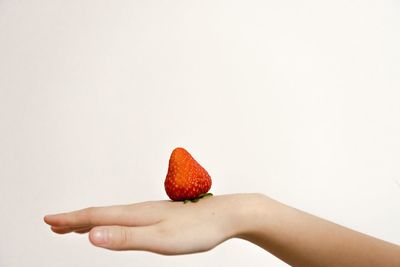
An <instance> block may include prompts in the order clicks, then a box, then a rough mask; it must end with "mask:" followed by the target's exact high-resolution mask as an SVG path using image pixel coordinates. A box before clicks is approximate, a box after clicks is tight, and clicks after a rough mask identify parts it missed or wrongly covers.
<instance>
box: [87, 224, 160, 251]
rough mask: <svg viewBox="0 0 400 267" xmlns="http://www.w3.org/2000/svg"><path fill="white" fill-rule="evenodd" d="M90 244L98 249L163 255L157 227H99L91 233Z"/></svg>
mask: <svg viewBox="0 0 400 267" xmlns="http://www.w3.org/2000/svg"><path fill="white" fill-rule="evenodd" d="M89 240H90V242H91V243H92V244H93V245H95V246H98V247H102V248H107V249H111V250H145V251H152V252H156V253H161V252H160V248H159V246H157V244H159V243H160V241H161V238H160V231H159V230H157V226H156V225H151V226H140V227H127V226H99V227H95V228H93V229H92V230H91V231H90V233H89Z"/></svg>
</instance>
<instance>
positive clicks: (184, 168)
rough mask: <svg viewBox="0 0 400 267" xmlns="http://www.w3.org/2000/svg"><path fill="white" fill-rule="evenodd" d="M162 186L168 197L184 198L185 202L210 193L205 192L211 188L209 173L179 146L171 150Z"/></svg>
mask: <svg viewBox="0 0 400 267" xmlns="http://www.w3.org/2000/svg"><path fill="white" fill-rule="evenodd" d="M164 186H165V191H166V192H167V195H168V196H169V198H170V199H172V200H175V201H180V200H185V203H186V202H187V201H192V202H197V201H198V199H200V198H203V197H205V196H209V195H212V194H211V193H208V194H206V193H207V192H208V190H210V188H211V177H210V175H209V174H208V172H207V171H206V170H205V169H204V168H203V167H202V166H200V164H199V163H198V162H197V161H196V160H195V159H194V158H193V157H192V156H191V155H190V154H189V152H187V151H186V150H185V149H184V148H181V147H178V148H175V149H174V150H173V151H172V154H171V157H170V159H169V166H168V173H167V177H166V178H165V182H164Z"/></svg>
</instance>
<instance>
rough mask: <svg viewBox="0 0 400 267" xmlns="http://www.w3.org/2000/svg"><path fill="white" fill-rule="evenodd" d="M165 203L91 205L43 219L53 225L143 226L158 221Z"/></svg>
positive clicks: (163, 211)
mask: <svg viewBox="0 0 400 267" xmlns="http://www.w3.org/2000/svg"><path fill="white" fill-rule="evenodd" d="M165 205H168V202H164V201H149V202H142V203H137V204H132V205H118V206H109V207H92V208H86V209H82V210H77V211H73V212H68V213H60V214H55V215H47V216H45V217H44V221H45V222H46V223H47V224H49V225H53V226H73V227H86V226H96V225H126V226H144V225H150V224H154V223H156V222H158V221H160V220H161V219H162V216H163V214H164V213H165V209H164V208H165Z"/></svg>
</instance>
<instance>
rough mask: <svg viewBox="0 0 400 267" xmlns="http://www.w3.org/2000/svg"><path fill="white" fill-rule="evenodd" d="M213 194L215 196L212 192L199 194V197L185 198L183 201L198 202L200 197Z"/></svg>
mask: <svg viewBox="0 0 400 267" xmlns="http://www.w3.org/2000/svg"><path fill="white" fill-rule="evenodd" d="M211 196H213V194H212V193H205V194H201V195H199V196H198V197H196V198H193V199H185V200H184V201H183V204H186V203H188V202H193V203H196V202H198V201H199V200H200V199H202V198H206V197H211Z"/></svg>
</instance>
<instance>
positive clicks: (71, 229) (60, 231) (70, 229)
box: [50, 226, 91, 234]
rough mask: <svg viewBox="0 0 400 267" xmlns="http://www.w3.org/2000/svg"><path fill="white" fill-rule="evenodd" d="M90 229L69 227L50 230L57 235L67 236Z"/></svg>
mask: <svg viewBox="0 0 400 267" xmlns="http://www.w3.org/2000/svg"><path fill="white" fill-rule="evenodd" d="M88 228H89V229H90V228H91V227H69V226H51V227H50V229H51V230H52V231H53V232H54V233H57V234H67V233H70V232H75V231H81V230H84V229H88Z"/></svg>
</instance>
